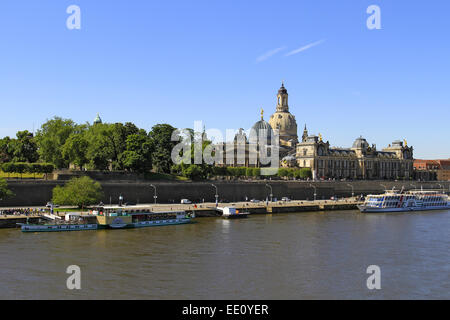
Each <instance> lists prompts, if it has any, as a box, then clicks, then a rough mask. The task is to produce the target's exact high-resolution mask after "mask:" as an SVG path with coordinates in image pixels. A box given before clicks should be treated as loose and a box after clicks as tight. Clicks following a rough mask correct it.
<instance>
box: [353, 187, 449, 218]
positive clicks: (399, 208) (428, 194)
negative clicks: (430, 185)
mask: <svg viewBox="0 0 450 320" xmlns="http://www.w3.org/2000/svg"><path fill="white" fill-rule="evenodd" d="M358 209H359V210H360V211H361V212H363V213H377V212H380V213H382V212H408V211H428V210H445V209H450V202H449V197H448V195H446V194H444V193H441V192H439V191H428V190H427V191H423V190H418V191H416V190H415V191H408V192H401V191H395V190H391V191H386V193H385V194H379V195H368V196H367V197H366V200H365V202H364V204H362V205H358Z"/></svg>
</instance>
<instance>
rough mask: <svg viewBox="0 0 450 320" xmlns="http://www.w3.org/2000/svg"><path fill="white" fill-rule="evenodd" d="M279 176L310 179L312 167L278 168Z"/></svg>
mask: <svg viewBox="0 0 450 320" xmlns="http://www.w3.org/2000/svg"><path fill="white" fill-rule="evenodd" d="M278 176H279V177H282V178H296V179H308V178H310V179H311V178H312V171H311V169H310V168H301V169H298V168H280V169H278Z"/></svg>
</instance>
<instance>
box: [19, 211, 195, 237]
mask: <svg viewBox="0 0 450 320" xmlns="http://www.w3.org/2000/svg"><path fill="white" fill-rule="evenodd" d="M193 218H195V214H194V213H187V212H185V211H164V212H154V211H151V210H150V209H149V207H148V206H147V207H146V206H128V207H122V206H104V207H96V208H94V209H93V210H92V211H91V212H90V213H89V214H87V215H81V214H72V216H71V215H70V214H68V215H66V219H65V220H64V221H58V220H57V219H55V221H52V222H51V223H48V222H43V223H39V224H28V223H27V224H20V226H21V230H22V231H23V232H58V231H87V230H98V229H129V228H145V227H158V226H170V225H178V224H188V223H192V222H193V220H192V219H193Z"/></svg>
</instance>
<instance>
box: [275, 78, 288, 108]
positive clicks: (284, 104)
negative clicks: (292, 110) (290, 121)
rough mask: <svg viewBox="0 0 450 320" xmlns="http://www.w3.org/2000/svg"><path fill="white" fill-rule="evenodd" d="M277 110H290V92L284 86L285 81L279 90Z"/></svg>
mask: <svg viewBox="0 0 450 320" xmlns="http://www.w3.org/2000/svg"><path fill="white" fill-rule="evenodd" d="M277 112H289V105H288V93H287V90H286V88H285V87H284V82H282V83H281V88H280V89H279V90H278V95H277Z"/></svg>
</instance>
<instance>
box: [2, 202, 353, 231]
mask: <svg viewBox="0 0 450 320" xmlns="http://www.w3.org/2000/svg"><path fill="white" fill-rule="evenodd" d="M360 203H361V202H360V201H358V200H357V199H356V198H345V199H340V200H316V201H306V200H291V201H276V202H266V201H260V202H257V203H255V202H251V201H247V202H233V203H218V205H217V207H235V208H236V209H237V210H239V211H241V212H249V213H251V214H275V213H299V212H308V211H311V212H313V211H328V210H355V209H357V207H356V206H357V205H358V204H360ZM136 207H139V208H148V210H150V211H152V212H167V211H189V212H194V213H195V215H196V217H215V216H220V215H221V212H220V211H218V210H216V204H215V203H212V202H205V203H192V204H138V205H137V206H123V207H122V208H123V209H124V210H130V211H132V210H133V208H136ZM31 209H32V210H33V211H34V212H33V214H29V215H24V214H9V215H6V214H3V215H1V216H0V228H14V227H16V226H17V225H16V224H17V223H26V221H27V218H28V220H30V219H33V220H34V219H39V217H40V216H41V214H40V213H37V211H38V210H42V209H43V208H42V207H33V208H14V209H13V208H0V212H1V211H12V210H17V211H20V210H31ZM58 209H59V210H60V211H61V212H59V210H58ZM70 209H73V210H70ZM69 211H71V212H78V211H80V210H79V209H77V208H69V207H60V208H56V209H54V213H55V214H58V215H59V216H61V217H63V216H64V215H65V214H66V213H67V212H69ZM88 212H89V211H88ZM43 214H44V212H43V213H42V215H43Z"/></svg>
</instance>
